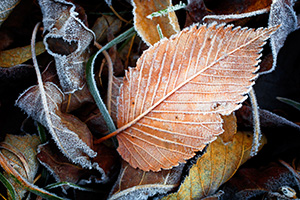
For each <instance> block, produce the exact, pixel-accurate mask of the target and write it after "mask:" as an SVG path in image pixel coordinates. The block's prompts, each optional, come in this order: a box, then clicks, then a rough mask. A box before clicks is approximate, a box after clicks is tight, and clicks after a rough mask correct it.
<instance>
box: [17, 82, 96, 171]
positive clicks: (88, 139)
mask: <svg viewBox="0 0 300 200" xmlns="http://www.w3.org/2000/svg"><path fill="white" fill-rule="evenodd" d="M44 89H45V94H44V95H46V97H47V99H46V100H47V102H43V101H42V95H43V94H42V93H41V91H40V90H39V87H38V86H32V87H30V88H28V89H27V90H26V91H25V92H24V93H23V94H21V95H20V96H19V98H18V99H17V101H16V105H17V106H19V107H20V108H21V109H22V110H24V111H25V112H26V113H27V114H28V115H29V116H31V117H32V118H33V119H34V120H36V121H38V122H40V123H41V124H42V125H43V126H45V127H46V128H47V129H48V130H49V133H50V134H51V135H52V138H53V139H54V141H55V143H56V144H57V146H58V148H59V149H60V150H61V152H62V153H63V154H64V155H65V156H66V157H67V158H69V159H70V160H71V161H72V162H74V163H76V164H80V165H81V166H82V167H86V168H90V169H91V168H92V164H91V162H90V160H89V157H95V156H96V153H95V152H94V151H93V150H92V145H93V141H92V140H93V139H92V134H91V133H90V131H89V129H88V128H87V126H86V125H85V124H84V123H83V122H81V121H80V120H79V119H77V118H76V117H75V116H73V115H69V114H65V113H62V112H61V110H60V105H61V103H62V101H63V94H62V92H61V91H60V89H59V88H58V87H57V86H56V85H54V84H53V83H51V82H46V83H44ZM45 104H46V105H45Z"/></svg>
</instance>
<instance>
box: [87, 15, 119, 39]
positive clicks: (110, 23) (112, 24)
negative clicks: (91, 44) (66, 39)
mask: <svg viewBox="0 0 300 200" xmlns="http://www.w3.org/2000/svg"><path fill="white" fill-rule="evenodd" d="M121 26H122V21H121V20H119V19H118V18H116V17H113V16H108V15H103V16H102V17H99V18H98V19H97V20H96V21H95V23H94V26H93V28H92V30H93V31H94V33H95V35H96V41H97V42H99V43H101V42H103V41H104V40H105V39H106V38H107V32H108V29H109V30H110V31H111V32H112V34H116V33H117V32H119V31H120V29H121Z"/></svg>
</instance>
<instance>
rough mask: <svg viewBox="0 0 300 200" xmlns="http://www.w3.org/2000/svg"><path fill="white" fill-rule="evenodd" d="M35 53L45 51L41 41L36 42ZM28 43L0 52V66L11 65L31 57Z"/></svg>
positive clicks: (38, 53)
mask: <svg viewBox="0 0 300 200" xmlns="http://www.w3.org/2000/svg"><path fill="white" fill-rule="evenodd" d="M35 52H36V55H40V54H42V53H44V52H45V47H44V45H43V42H38V43H36V48H35ZM31 57H32V56H31V49H30V45H28V46H25V47H18V48H15V49H10V50H6V51H1V52H0V67H13V66H15V65H19V64H22V63H23V62H26V61H27V60H29V59H31Z"/></svg>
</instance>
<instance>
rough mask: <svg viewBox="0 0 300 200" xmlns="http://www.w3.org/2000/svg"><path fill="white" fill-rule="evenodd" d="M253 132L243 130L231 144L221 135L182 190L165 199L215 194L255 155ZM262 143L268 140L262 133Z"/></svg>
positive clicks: (194, 168)
mask: <svg viewBox="0 0 300 200" xmlns="http://www.w3.org/2000/svg"><path fill="white" fill-rule="evenodd" d="M252 135H253V134H252V133H251V132H242V131H239V132H238V133H237V134H236V135H235V136H234V138H233V140H232V141H231V142H229V143H228V144H224V142H223V141H222V139H221V138H220V137H218V139H217V140H216V141H214V142H213V143H211V144H210V145H209V146H208V148H207V151H206V153H205V154H204V155H203V156H202V157H200V158H199V159H198V160H197V163H196V164H194V165H193V166H192V168H191V169H190V171H189V175H188V176H187V177H186V178H185V180H184V182H183V184H182V185H181V186H180V188H179V190H178V192H177V193H173V194H170V195H169V196H167V197H164V198H163V200H173V199H200V198H203V197H206V196H208V195H211V194H214V193H215V192H216V191H217V189H218V188H219V187H220V185H222V184H223V183H225V182H226V181H227V180H228V179H230V178H231V177H232V176H233V175H234V174H235V172H236V171H237V169H238V168H239V167H240V165H242V164H243V163H244V162H246V161H247V160H248V159H249V158H251V156H250V152H251V146H252ZM261 143H262V145H261V146H260V147H262V146H263V145H264V144H265V143H266V138H265V137H262V141H261Z"/></svg>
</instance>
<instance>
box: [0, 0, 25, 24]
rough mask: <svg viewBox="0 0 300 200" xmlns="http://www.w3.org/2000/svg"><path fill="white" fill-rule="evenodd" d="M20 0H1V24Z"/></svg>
mask: <svg viewBox="0 0 300 200" xmlns="http://www.w3.org/2000/svg"><path fill="white" fill-rule="evenodd" d="M20 1H21V0H4V1H1V2H0V26H1V24H2V23H3V22H4V21H5V20H6V18H7V17H8V16H9V14H10V13H11V12H12V11H13V9H14V8H15V7H16V6H17V5H18V4H19V3H20Z"/></svg>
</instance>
